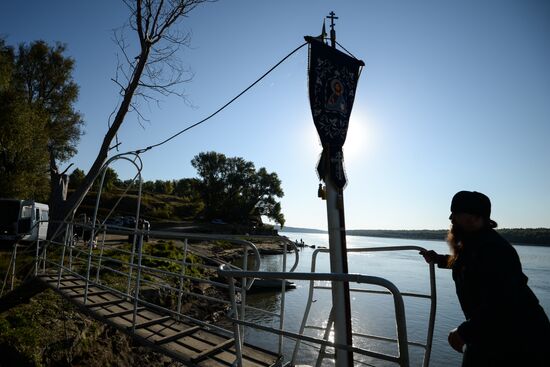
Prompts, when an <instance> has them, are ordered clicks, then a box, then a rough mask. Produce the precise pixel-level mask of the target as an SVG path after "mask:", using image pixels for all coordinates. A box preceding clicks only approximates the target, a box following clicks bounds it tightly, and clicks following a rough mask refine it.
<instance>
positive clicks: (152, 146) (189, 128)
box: [134, 42, 307, 154]
mask: <svg viewBox="0 0 550 367" xmlns="http://www.w3.org/2000/svg"><path fill="white" fill-rule="evenodd" d="M305 45H307V42H305V43H303V44H302V45H300V46H298V47H297V48H295V49H294V50H293V51H292V52H290V53H289V54H288V55H286V56H285V57H283V58H282V59H281V61H279V62H278V63H277V64H275V66H273V67H272V68H271V69H269V70H268V71H266V72H265V73H264V74H263V75H262V76H261V77H259V78H258V79H256V81H255V82H254V83H252V84H250V85H249V86H248V87H246V89H244V90H243V91H242V92H241V93H239V94H237V95H236V96H235V97H233V99H231V100H230V101H229V102H227V103H226V104H224V105H223V106H222V107H220V108H219V109H217V110H216V111H215V112H214V113H212V114H210V115H209V116H208V117H205V118H204V119H202V120H200V121H199V122H196V123H194V124H193V125H191V126H188V127H186V128H185V129H183V130H181V131H179V132H177V133H175V134H174V135H172V136H170V137H169V138H167V139H165V140H163V141H161V142H160V143H157V144H154V145H150V146H148V147H146V148H143V149H138V150H136V151H134V153H136V154H140V153H144V152H146V151H148V150H150V149H153V148H156V147H158V146H160V145H163V144H165V143H167V142H169V141H170V140H172V139H174V138H175V137H177V136H179V135H181V134H183V133H184V132H186V131H188V130H191V129H192V128H194V127H196V126H198V125H200V124H202V123H203V122H206V121H207V120H209V119H211V118H212V117H214V116H216V115H217V114H218V113H219V112H221V111H222V110H223V109H225V108H226V107H227V106H229V105H230V104H231V103H233V102H235V100H237V99H238V98H239V97H240V96H242V95H243V94H245V93H246V92H247V91H248V90H249V89H250V88H252V87H253V86H255V85H256V84H258V83H259V82H260V81H261V80H262V79H263V78H265V77H266V76H267V75H268V74H269V73H271V72H272V71H273V70H275V69H276V68H277V67H278V66H279V65H281V64H282V63H283V62H284V61H285V60H286V59H288V58H289V57H290V56H292V55H293V54H295V53H296V52H297V51H298V50H300V49H301V48H302V47H304V46H305Z"/></svg>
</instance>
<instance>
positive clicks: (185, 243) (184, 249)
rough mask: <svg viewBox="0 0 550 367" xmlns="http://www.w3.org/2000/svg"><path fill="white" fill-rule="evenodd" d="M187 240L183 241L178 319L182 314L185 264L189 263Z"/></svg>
mask: <svg viewBox="0 0 550 367" xmlns="http://www.w3.org/2000/svg"><path fill="white" fill-rule="evenodd" d="M187 245H188V244H187V238H186V239H185V240H184V241H183V259H182V260H181V273H180V288H179V293H178V317H179V316H180V314H181V298H182V293H183V278H184V277H185V262H186V261H187Z"/></svg>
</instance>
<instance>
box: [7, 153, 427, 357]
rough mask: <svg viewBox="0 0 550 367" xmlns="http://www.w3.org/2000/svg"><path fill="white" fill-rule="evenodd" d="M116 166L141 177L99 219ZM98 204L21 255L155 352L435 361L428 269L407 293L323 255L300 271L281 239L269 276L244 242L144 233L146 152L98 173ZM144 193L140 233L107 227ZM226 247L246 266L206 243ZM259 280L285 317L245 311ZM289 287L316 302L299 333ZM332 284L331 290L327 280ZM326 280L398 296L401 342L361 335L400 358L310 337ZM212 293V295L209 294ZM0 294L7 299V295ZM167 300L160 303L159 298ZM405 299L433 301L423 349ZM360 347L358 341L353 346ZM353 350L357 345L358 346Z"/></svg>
mask: <svg viewBox="0 0 550 367" xmlns="http://www.w3.org/2000/svg"><path fill="white" fill-rule="evenodd" d="M115 160H123V161H128V162H130V163H131V164H133V165H134V166H135V167H136V169H137V171H138V172H137V174H136V176H135V177H134V179H133V180H132V182H130V184H129V185H128V187H127V188H126V190H125V191H124V192H123V193H122V194H121V196H120V198H119V199H118V200H117V202H116V203H115V205H114V206H113V208H111V210H110V211H109V212H108V214H107V215H104V216H103V217H102V219H101V220H100V219H99V207H100V205H99V203H100V197H101V193H102V187H103V183H104V177H105V173H106V169H107V167H108V166H109V164H111V163H112V162H113V161H115ZM100 175H101V177H97V179H99V180H100V184H99V186H98V192H97V199H96V205H95V209H94V213H93V216H92V218H91V221H89V222H88V221H79V220H78V219H75V214H76V212H77V208H75V209H74V211H72V212H71V215H70V216H69V217H67V218H66V219H65V221H63V222H61V223H50V225H57V231H56V233H55V234H54V236H53V237H52V239H51V240H48V241H36V242H35V243H33V244H31V245H26V246H25V249H24V251H23V252H25V253H26V254H27V255H28V254H29V253H32V258H33V269H32V271H31V275H32V276H33V277H34V279H35V280H38V281H39V282H41V283H42V284H45V285H47V286H48V287H50V288H52V289H54V290H55V291H56V292H58V293H59V294H60V295H62V296H63V297H65V298H66V299H68V300H70V301H71V302H72V303H73V304H75V305H77V306H78V308H79V309H80V310H81V311H83V312H85V313H86V314H88V315H90V316H92V317H93V318H95V319H97V320H99V321H100V322H103V323H106V324H109V325H111V326H114V327H116V328H117V329H119V330H121V331H123V332H125V333H126V334H128V335H130V336H131V337H132V338H134V339H135V340H137V341H138V342H140V343H142V344H144V345H146V346H149V347H151V348H152V349H153V350H155V351H157V352H160V353H163V354H165V355H167V356H169V357H171V358H173V359H175V360H177V361H179V362H182V363H184V364H186V365H189V366H293V365H296V364H297V357H298V356H299V355H300V350H301V349H300V348H301V347H302V345H303V344H304V343H308V344H314V345H317V348H318V356H317V358H316V361H314V362H311V364H313V363H315V365H316V366H321V365H322V364H323V362H324V361H326V360H327V359H333V358H334V354H332V353H329V352H327V350H328V349H334V348H338V349H343V350H350V351H352V352H353V353H354V354H359V355H364V356H368V357H372V358H374V359H377V360H382V361H386V362H391V363H394V364H397V365H399V366H409V365H410V359H409V346H420V347H422V348H424V350H425V352H424V359H423V366H424V367H427V366H428V364H429V357H430V353H431V340H432V336H433V327H434V320H435V304H436V293H435V275H434V274H435V273H434V268H433V265H428V266H430V268H429V270H430V294H429V295H426V294H413V293H401V292H400V291H399V289H398V288H397V287H396V286H395V285H394V284H393V283H391V282H389V281H388V280H386V279H383V278H379V277H375V276H369V275H363V274H338V273H317V272H316V258H317V254H318V253H326V252H328V251H329V250H327V249H318V250H316V251H315V253H314V256H313V259H312V265H311V271H310V272H307V273H296V272H294V270H295V269H296V267H297V265H298V261H299V256H298V249H297V248H296V246H295V244H294V242H292V241H289V240H284V238H282V237H279V239H280V240H282V241H283V242H282V254H283V259H282V260H283V261H282V268H281V270H280V271H276V272H268V271H261V256H260V252H259V251H258V248H257V247H256V246H255V245H254V244H253V243H252V242H250V241H247V240H244V239H242V238H239V237H237V236H227V235H204V234H202V235H201V234H189V233H182V232H176V231H149V230H146V229H143V228H140V227H139V225H138V223H139V217H140V203H141V184H142V180H141V159H140V158H139V155H137V154H135V153H132V154H121V155H117V156H115V157H113V158H111V159H110V160H109V161H107V162H106V164H105V165H104V167H103V169H102V170H101V172H100ZM131 185H136V186H137V188H138V195H137V206H136V214H135V218H136V223H135V226H134V227H133V228H127V227H123V226H117V225H111V224H108V219H109V218H110V216H111V215H113V213H115V211H116V207H117V205H118V204H119V203H120V202H121V200H122V197H123V196H124V195H126V194H127V193H128V192H129V189H130V186H131ZM205 242H208V243H221V245H220V246H221V247H224V248H231V249H235V250H236V251H238V254H237V256H236V257H237V258H240V259H242V265H240V266H236V265H235V264H232V263H229V262H226V261H223V259H220V258H217V257H215V256H208V255H206V254H205V253H204V252H203V251H202V249H201V244H203V243H205ZM167 243H170V244H171V245H172V246H173V247H174V246H175V247H177V251H176V255H175V256H173V255H174V254H173V253H172V254H171V257H169V256H167V255H164V254H162V253H161V254H153V253H151V251H150V250H151V249H153V248H156V247H159V246H164V245H165V244H167ZM17 249H18V245H17V244H15V246H14V250H13V252H12V259H11V262H10V267H11V271H10V269H8V272H7V273H6V277H5V280H4V284H3V287H2V294H3V292H4V288H6V286H7V283H8V278H9V275H10V274H9V273H10V272H11V281H10V282H9V283H10V288H11V289H13V288H14V279H15V273H16V272H15V268H16V266H15V265H16V260H17V259H18V252H17V251H18V250H17ZM407 250H414V251H420V250H423V249H422V248H421V247H416V246H407V247H390V248H364V249H352V250H348V251H350V252H373V251H407ZM289 252H293V253H294V263H293V264H292V265H291V266H287V254H288V253H289ZM256 279H277V280H280V281H281V289H280V296H279V298H278V301H279V306H278V312H273V311H270V310H264V309H261V308H258V307H251V306H250V305H248V304H247V291H249V290H250V288H251V286H252V285H253V283H254V281H255V280H256ZM285 280H295V281H307V282H308V283H307V286H308V287H309V296H308V300H307V302H306V306H305V312H304V316H303V321H302V323H301V325H300V328H299V329H298V330H296V329H295V328H294V329H293V328H292V327H295V326H296V325H290V326H291V327H290V328H289V325H286V324H285V300H286V287H285V285H284V281H285ZM319 282H324V283H319ZM327 282H329V283H330V284H333V283H334V282H349V283H354V284H358V285H359V284H370V285H374V286H376V287H381V288H383V290H380V289H361V288H351V289H350V291H351V292H362V293H375V294H388V295H390V296H391V297H392V298H393V303H394V309H395V311H394V312H395V317H396V331H397V338H396V339H395V340H393V339H391V338H387V337H381V336H375V335H357V336H358V337H361V338H371V339H378V340H388V341H392V342H395V343H396V344H397V349H398V353H397V355H388V354H384V353H379V352H377V351H373V350H367V349H365V348H360V347H358V346H356V345H339V344H336V343H334V342H332V341H330V337H329V334H330V333H331V331H332V318H331V317H330V315H328V316H329V317H328V322H327V324H326V326H325V328H323V336H322V337H317V336H312V335H309V334H308V330H312V329H313V330H315V329H317V331H318V329H319V327H318V326H316V325H308V323H307V321H308V316H309V312H310V308H311V305H312V303H313V302H314V300H313V292H314V291H316V292H322V291H324V290H326V289H330V286H328V285H327ZM209 291H211V292H212V293H211V294H210V293H209ZM2 294H0V297H1V296H2ZM158 294H160V295H161V296H162V297H155V295H158ZM403 297H421V298H426V299H429V300H430V302H431V304H430V318H429V322H428V334H427V338H426V341H425V342H417V341H414V342H412V341H409V340H408V337H407V328H406V317H405V309H404V302H403ZM197 303H199V305H200V306H202V307H203V308H209V309H212V308H213V307H217V308H218V310H219V311H218V312H216V314H218V315H219V318H220V320H205V319H204V317H199V316H196V315H195V314H194V313H196V312H195V311H196V310H193V309H192V308H191V309H190V305H192V304H197ZM250 311H253V312H254V313H257V312H260V313H263V314H264V315H266V317H269V318H272V319H278V326H277V327H273V326H265V325H262V324H261V323H257V322H254V320H252V319H249V318H248V315H249V314H250ZM245 329H254V330H259V331H262V332H267V333H269V334H272V335H276V337H277V340H278V343H277V344H278V345H277V346H273V347H265V346H258V343H257V341H258V340H247V339H246V337H245V335H246V332H245ZM287 339H288V340H290V341H292V342H293V343H295V344H294V349H293V353H292V355H288V354H287V355H285V354H284V353H283V351H284V348H283V344H284V343H283V341H284V340H287ZM354 340H355V339H354ZM354 344H355V342H354Z"/></svg>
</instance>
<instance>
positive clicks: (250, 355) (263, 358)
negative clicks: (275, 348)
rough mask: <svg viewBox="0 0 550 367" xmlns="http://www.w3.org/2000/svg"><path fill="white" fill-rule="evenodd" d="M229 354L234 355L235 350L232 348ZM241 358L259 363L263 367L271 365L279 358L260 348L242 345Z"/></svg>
mask: <svg viewBox="0 0 550 367" xmlns="http://www.w3.org/2000/svg"><path fill="white" fill-rule="evenodd" d="M229 350H230V351H231V352H233V353H236V351H235V348H234V347H232V348H230V349H229ZM242 354H243V358H244V356H246V358H247V359H250V360H251V361H254V362H256V363H259V364H261V365H264V366H271V365H273V364H274V363H275V362H276V361H277V359H278V358H279V356H278V355H277V354H276V353H274V352H270V351H266V350H263V349H260V348H256V347H253V346H251V345H244V346H243V348H242Z"/></svg>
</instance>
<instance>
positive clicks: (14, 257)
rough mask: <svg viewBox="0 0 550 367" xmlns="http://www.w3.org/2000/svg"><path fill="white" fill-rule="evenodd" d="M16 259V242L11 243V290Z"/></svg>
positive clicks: (11, 289) (11, 288)
mask: <svg viewBox="0 0 550 367" xmlns="http://www.w3.org/2000/svg"><path fill="white" fill-rule="evenodd" d="M16 259H17V242H16V243H15V245H13V256H12V262H13V263H12V265H11V284H10V291H13V282H14V280H15V260H16Z"/></svg>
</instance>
